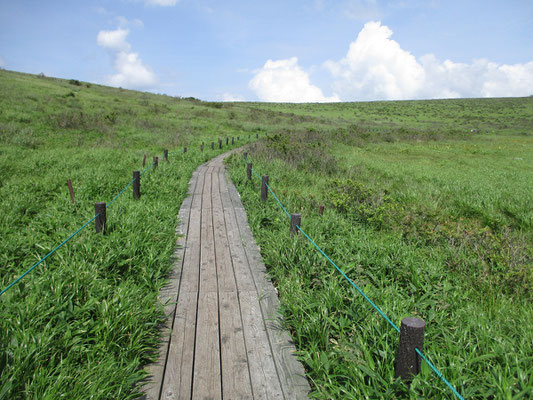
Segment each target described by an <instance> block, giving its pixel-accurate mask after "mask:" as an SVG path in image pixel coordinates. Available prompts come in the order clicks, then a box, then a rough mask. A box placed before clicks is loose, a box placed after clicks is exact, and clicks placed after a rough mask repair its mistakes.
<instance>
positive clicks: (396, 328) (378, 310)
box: [245, 158, 464, 400]
mask: <svg viewBox="0 0 533 400" xmlns="http://www.w3.org/2000/svg"><path fill="white" fill-rule="evenodd" d="M245 160H246V161H248V159H247V158H245ZM252 172H253V173H254V174H255V176H257V177H258V178H259V179H261V177H260V176H259V175H258V174H256V173H255V171H254V170H253V169H252ZM267 188H268V190H270V193H272V195H273V196H274V197H275V198H276V200H277V201H278V203H279V205H280V206H281V208H282V209H283V211H285V213H286V214H287V215H288V216H289V217H290V214H289V213H288V212H287V210H286V209H285V207H284V206H283V204H281V201H279V199H278V197H277V196H276V195H275V194H274V192H273V191H272V189H270V186H268V184H267ZM296 228H298V230H299V231H300V232H302V234H303V235H304V236H305V237H306V238H307V240H309V241H310V242H311V243H312V244H313V245H314V246H315V247H316V248H317V250H318V251H319V252H320V253H321V254H322V255H323V256H324V257H325V258H326V259H327V260H328V261H329V262H330V263H331V265H333V266H334V267H335V268H336V269H337V271H339V272H340V273H341V274H342V276H343V277H344V278H345V279H346V280H347V281H348V282H350V283H351V285H352V286H353V287H354V288H355V289H357V291H358V292H359V293H360V294H361V295H362V296H363V297H364V298H365V300H366V301H368V302H369V303H370V305H372V307H374V308H375V309H376V311H377V312H379V314H380V315H381V316H382V317H383V318H385V320H386V321H387V322H388V323H389V324H390V325H391V326H392V327H393V328H394V329H395V330H396V331H397V332H398V333H400V329H399V328H398V327H397V326H396V324H394V322H392V321H391V320H390V319H389V318H388V317H387V316H386V315H385V314H384V313H383V311H381V310H380V308H379V307H378V306H376V305H375V304H374V302H373V301H372V300H370V299H369V298H368V296H367V295H366V294H364V293H363V291H362V290H361V289H360V288H359V287H358V286H357V285H356V284H355V283H354V282H353V281H352V280H351V279H350V278H348V276H346V274H345V273H344V272H343V271H342V270H341V269H340V268H339V267H338V266H337V265H336V264H335V263H334V262H333V261H332V260H331V258H329V257H328V255H327V254H326V253H324V251H323V250H322V249H321V248H320V247H318V245H317V244H316V243H315V242H314V241H313V239H311V238H310V237H309V236H308V235H307V233H305V232H304V231H303V229H302V228H300V227H299V226H298V225H296ZM415 350H416V352H417V353H418V355H419V356H420V357H422V359H423V360H424V361H425V362H426V363H427V365H429V366H430V368H431V369H432V370H433V372H435V374H436V375H437V376H438V377H439V378H440V379H441V380H442V381H443V382H444V383H445V384H446V385H447V386H448V387H449V388H450V389H451V391H452V392H453V394H454V395H455V396H457V398H458V399H460V400H464V398H463V397H462V396H461V395H460V394H459V393H458V392H457V390H455V388H454V387H453V386H452V385H451V384H450V382H448V381H447V380H446V378H445V377H444V376H443V375H442V374H441V373H440V372H439V370H438V369H437V368H435V366H434V365H433V364H431V362H429V360H428V359H427V358H426V357H425V356H424V354H422V352H421V351H420V350H418V349H417V348H415Z"/></svg>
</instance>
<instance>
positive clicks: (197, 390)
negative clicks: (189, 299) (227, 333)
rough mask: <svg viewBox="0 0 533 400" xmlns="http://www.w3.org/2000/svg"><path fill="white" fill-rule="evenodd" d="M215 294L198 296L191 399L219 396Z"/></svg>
mask: <svg viewBox="0 0 533 400" xmlns="http://www.w3.org/2000/svg"><path fill="white" fill-rule="evenodd" d="M218 329H219V327H218V294H217V293H216V291H214V292H205V291H202V289H201V286H200V294H199V296H198V320H197V325H196V343H195V355H194V381H193V389H192V398H193V399H221V398H222V387H221V382H220V348H219V336H218V332H219V330H218Z"/></svg>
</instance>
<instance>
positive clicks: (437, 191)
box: [229, 136, 533, 399]
mask: <svg viewBox="0 0 533 400" xmlns="http://www.w3.org/2000/svg"><path fill="white" fill-rule="evenodd" d="M452 138H453V137H452ZM457 139H459V140H457ZM287 140H290V139H287ZM321 140H322V141H324V140H326V139H324V138H321ZM397 140H399V142H396V141H393V143H390V142H388V141H382V142H381V143H379V142H375V141H374V140H368V141H367V144H366V145H361V143H357V144H355V145H354V146H348V145H346V142H345V141H342V142H341V143H338V142H337V141H335V140H333V141H332V142H331V143H330V146H329V147H328V149H329V150H328V149H326V150H323V151H327V152H328V157H334V158H335V165H336V166H337V169H336V171H331V170H327V169H324V168H306V167H304V166H298V165H297V164H294V163H293V162H292V158H293V157H292V156H291V155H290V154H289V155H287V154H284V153H279V152H278V153H273V152H272V151H271V149H270V147H271V146H272V145H271V144H270V141H268V140H266V141H264V142H263V143H262V144H258V145H254V146H252V147H251V148H250V150H249V152H250V156H249V158H250V160H251V161H252V162H253V167H254V169H255V170H256V172H257V173H258V174H259V175H269V177H270V186H271V187H272V188H273V190H274V191H275V192H276V194H277V195H278V196H279V198H280V200H281V201H282V202H283V203H284V205H285V206H286V208H287V209H288V211H289V212H297V213H301V214H302V216H303V221H302V228H303V229H304V231H305V232H306V233H307V234H308V235H309V236H310V237H311V238H312V239H313V240H314V241H315V242H316V243H317V244H318V245H319V246H320V247H321V248H322V249H323V250H324V251H325V253H326V254H328V255H329V256H330V257H331V258H332V259H333V260H334V262H335V263H337V265H339V266H340V267H341V268H342V269H343V271H344V272H345V273H346V274H347V275H348V276H349V277H350V279H352V280H354V281H355V282H356V284H357V285H358V286H359V287H361V288H362V289H363V291H364V292H365V294H367V295H368V297H369V298H371V299H372V300H373V301H374V302H375V303H376V304H377V305H378V306H379V307H380V308H381V309H382V310H383V311H384V312H385V314H386V315H387V316H388V317H389V318H390V319H392V321H393V322H394V323H395V324H397V325H399V324H400V321H401V319H402V318H404V317H407V316H417V317H420V318H422V319H424V320H425V321H426V323H427V330H426V344H425V349H424V353H425V354H426V355H427V356H428V357H429V359H430V360H431V361H432V362H433V363H434V364H435V365H436V366H437V367H438V368H439V369H440V370H441V371H442V372H443V374H444V376H445V377H446V378H447V379H448V380H449V381H450V382H451V383H452V384H453V385H454V386H455V387H456V388H457V389H458V391H459V393H461V394H462V395H463V396H464V397H465V398H479V399H486V398H488V399H500V398H509V399H511V398H513V399H526V398H529V397H530V396H531V394H532V393H533V374H532V371H533V358H532V357H531V343H533V334H532V332H533V325H532V322H531V321H532V320H533V319H532V317H533V315H532V309H531V307H530V303H531V284H532V268H531V260H532V259H533V242H532V240H531V238H532V237H533V235H532V226H531V220H532V219H531V218H532V215H533V208H532V206H531V204H533V203H532V202H531V200H532V196H533V192H532V191H531V187H530V185H528V184H527V182H529V181H530V180H531V179H532V178H533V170H531V168H530V167H529V165H530V164H531V165H533V164H532V162H533V159H532V158H531V152H528V150H527V149H528V148H529V147H530V146H531V144H532V143H530V142H531V140H530V138H529V137H528V136H522V137H521V138H520V139H518V138H513V139H512V140H511V139H509V138H508V137H494V136H483V137H478V138H469V139H468V140H466V141H465V140H464V138H462V137H461V136H460V137H458V138H455V139H454V140H444V141H438V142H424V141H422V142H420V141H417V140H416V139H415V140H411V141H409V140H407V141H406V140H405V139H401V138H397ZM290 151H292V150H287V152H286V153H290ZM273 154H276V156H273ZM308 155H309V153H308ZM317 157H320V155H317ZM489 160H490V161H489ZM522 161H524V164H520V166H521V167H522V168H516V166H515V165H514V163H520V162H522ZM317 162H320V161H319V160H317ZM229 165H230V168H231V175H232V179H233V180H234V182H235V183H236V184H237V186H238V190H239V191H240V193H241V196H242V199H243V202H244V205H245V208H246V210H247V214H248V218H249V221H250V225H251V227H252V230H253V232H254V235H255V237H256V239H257V240H258V242H259V245H260V247H261V251H262V254H263V257H264V259H265V262H266V264H267V267H268V270H269V273H270V274H271V276H272V278H273V280H274V282H275V284H276V286H277V288H278V290H279V293H280V298H281V302H282V307H283V313H284V316H285V320H286V324H287V327H288V328H289V329H290V330H291V332H292V334H293V337H294V338H295V341H296V345H297V348H298V350H299V356H300V359H301V360H302V362H303V363H304V365H305V368H306V371H307V374H308V376H309V378H310V380H311V382H312V383H313V393H312V396H313V397H315V398H323V399H330V398H353V399H360V398H394V397H400V398H449V399H452V398H455V396H454V395H453V393H452V392H451V391H450V390H449V389H448V388H447V387H446V386H445V385H444V384H443V383H442V382H441V381H440V379H439V378H438V377H437V376H436V375H435V374H434V373H433V372H432V371H431V370H430V369H429V367H427V365H423V368H422V372H421V374H420V375H419V376H417V377H416V378H415V379H414V381H413V383H412V385H411V386H410V387H407V386H406V385H404V384H403V383H402V382H400V381H398V380H396V379H395V378H394V358H395V353H396V347H397V344H398V340H399V337H398V334H397V332H396V331H395V330H393V329H392V328H391V327H390V325H388V323H387V322H386V321H385V320H384V319H383V318H382V317H381V316H380V315H379V314H378V313H377V312H375V310H374V309H373V308H372V307H371V306H370V305H369V304H368V303H367V302H366V301H365V300H364V299H363V297H362V296H360V295H359V294H358V293H357V292H356V291H355V289H354V288H353V287H351V285H350V284H349V283H348V282H347V281H346V280H345V279H344V278H343V277H342V276H341V275H340V274H339V273H338V272H337V271H336V270H335V269H334V268H333V267H332V266H331V265H330V264H329V263H328V262H327V261H326V259H325V258H324V257H323V256H322V255H321V254H320V253H319V252H318V251H317V250H316V249H315V248H314V247H313V246H312V245H311V244H310V243H309V242H308V241H307V240H306V239H305V238H303V237H302V235H299V236H297V237H294V236H291V235H290V234H289V223H288V219H287V217H286V215H285V214H284V213H283V211H282V210H281V208H280V207H279V206H278V205H277V203H276V202H275V201H274V200H273V199H270V200H269V201H268V202H267V203H266V204H263V203H262V202H261V201H260V200H259V194H258V191H259V185H260V182H259V180H257V179H256V178H255V177H254V178H253V180H252V181H248V180H247V178H246V176H245V164H244V162H243V161H242V160H241V159H238V158H233V159H232V160H231V161H230V163H229ZM457 165H461V168H460V169H457ZM511 171H512V172H511ZM320 204H325V205H326V211H325V213H324V215H323V216H320V215H319V214H318V209H319V205H320Z"/></svg>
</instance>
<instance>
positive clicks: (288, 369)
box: [228, 181, 310, 399]
mask: <svg viewBox="0 0 533 400" xmlns="http://www.w3.org/2000/svg"><path fill="white" fill-rule="evenodd" d="M228 191H229V194H230V199H231V201H232V203H233V205H234V209H235V216H236V219H237V225H238V229H239V232H240V236H241V239H242V242H243V245H244V250H245V253H246V256H247V258H248V262H249V264H250V268H251V271H252V276H253V278H254V281H255V284H256V287H257V290H258V293H259V298H261V302H260V308H261V312H262V315H263V318H264V320H265V321H266V322H267V324H266V331H267V335H268V341H269V343H270V346H271V348H272V354H273V356H274V361H275V365H276V369H277V373H278V376H279V379H280V382H281V387H282V389H283V392H284V395H285V398H287V399H307V398H308V394H309V392H310V387H309V383H308V381H307V379H306V378H305V371H304V369H303V366H302V364H301V363H300V362H299V361H298V359H297V358H296V356H295V355H294V352H295V351H296V348H295V346H294V342H293V341H292V339H291V338H290V336H289V334H288V333H287V332H284V331H283V330H282V329H281V327H282V318H281V316H280V315H279V313H278V309H279V300H278V297H277V292H276V291H275V289H274V287H273V286H272V283H271V281H270V279H268V277H267V275H266V267H265V265H264V263H263V261H262V258H261V254H260V253H259V248H258V246H257V244H256V243H255V239H254V237H253V234H252V231H251V229H250V226H249V224H248V221H247V219H246V213H245V212H244V208H243V206H242V202H241V200H240V197H239V195H238V193H237V190H236V189H235V186H234V185H233V183H232V182H231V181H230V182H228ZM243 313H244V310H243ZM243 317H244V314H243ZM280 332H281V333H280ZM254 394H255V393H254Z"/></svg>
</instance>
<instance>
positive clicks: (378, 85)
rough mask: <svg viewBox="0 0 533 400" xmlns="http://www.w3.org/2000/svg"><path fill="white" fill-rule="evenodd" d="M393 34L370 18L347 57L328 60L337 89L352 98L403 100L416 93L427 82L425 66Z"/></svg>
mask: <svg viewBox="0 0 533 400" xmlns="http://www.w3.org/2000/svg"><path fill="white" fill-rule="evenodd" d="M391 35H392V31H391V30H390V29H389V28H388V27H386V26H382V25H381V23H380V22H368V23H367V24H365V26H364V27H363V29H362V30H361V32H359V35H358V36H357V39H356V40H355V42H352V43H351V44H350V48H349V50H348V53H347V54H346V57H345V58H343V59H341V60H340V61H338V62H334V61H327V62H326V63H325V65H326V67H327V68H328V69H329V70H330V72H331V73H332V75H333V77H334V79H335V81H334V83H333V88H334V90H336V91H337V93H339V94H340V95H341V96H342V97H343V98H352V99H354V98H356V99H399V100H401V99H409V98H412V97H413V96H415V95H416V93H417V91H418V90H420V88H421V87H422V85H423V84H424V75H425V74H424V69H423V68H422V66H421V65H419V64H418V63H417V61H416V58H415V57H414V56H413V55H412V54H410V53H409V52H407V51H405V50H403V49H402V48H401V47H400V45H399V44H398V43H397V42H395V41H394V40H391V39H390V36H391Z"/></svg>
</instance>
